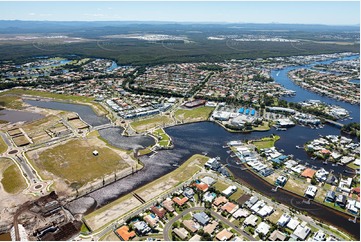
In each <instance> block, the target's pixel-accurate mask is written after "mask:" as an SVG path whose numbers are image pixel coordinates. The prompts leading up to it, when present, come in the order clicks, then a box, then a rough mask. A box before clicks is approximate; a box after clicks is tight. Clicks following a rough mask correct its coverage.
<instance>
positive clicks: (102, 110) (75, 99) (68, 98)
mask: <svg viewBox="0 0 361 242" xmlns="http://www.w3.org/2000/svg"><path fill="white" fill-rule="evenodd" d="M6 94H17V95H30V96H36V97H44V98H53V99H57V100H63V101H73V102H78V103H83V104H88V105H90V106H91V107H92V108H93V110H94V111H95V112H96V113H97V114H98V115H106V114H108V111H107V110H106V109H105V108H104V107H103V106H102V105H101V104H99V103H96V102H94V98H93V97H84V96H74V95H66V94H57V93H51V92H42V91H35V90H25V89H11V90H9V91H6V92H3V93H2V96H3V95H6ZM14 97H15V96H14ZM15 98H17V99H19V100H20V97H15ZM1 99H3V98H1ZM19 102H20V104H16V105H17V106H19V105H22V102H21V101H19ZM7 103H8V102H7ZM8 105H10V104H8ZM14 105H15V104H14ZM0 106H1V102H0Z"/></svg>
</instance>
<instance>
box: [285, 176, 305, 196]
mask: <svg viewBox="0 0 361 242" xmlns="http://www.w3.org/2000/svg"><path fill="white" fill-rule="evenodd" d="M309 185H310V184H309V183H307V182H306V181H301V180H295V179H293V178H289V179H288V181H287V183H286V185H285V186H284V188H285V189H286V190H288V191H291V192H294V193H296V194H299V195H301V196H303V195H304V193H305V191H306V189H307V187H308V186H309Z"/></svg>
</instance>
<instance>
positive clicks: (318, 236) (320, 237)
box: [312, 230, 326, 241]
mask: <svg viewBox="0 0 361 242" xmlns="http://www.w3.org/2000/svg"><path fill="white" fill-rule="evenodd" d="M312 240H313V241H325V240H326V234H325V233H324V232H323V231H322V230H319V231H317V232H316V233H315V234H314V235H313V238H312Z"/></svg>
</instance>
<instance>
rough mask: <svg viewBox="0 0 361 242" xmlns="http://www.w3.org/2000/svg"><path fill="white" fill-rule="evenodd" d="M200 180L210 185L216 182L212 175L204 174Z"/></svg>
mask: <svg viewBox="0 0 361 242" xmlns="http://www.w3.org/2000/svg"><path fill="white" fill-rule="evenodd" d="M201 182H203V183H205V184H207V185H208V186H212V185H213V184H214V183H216V180H214V179H213V178H212V177H209V176H206V177H203V178H202V179H201Z"/></svg>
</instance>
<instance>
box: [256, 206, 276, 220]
mask: <svg viewBox="0 0 361 242" xmlns="http://www.w3.org/2000/svg"><path fill="white" fill-rule="evenodd" d="M272 212H273V207H271V206H268V205H265V206H264V207H262V208H261V209H260V210H259V211H258V212H257V214H258V215H259V216H261V217H262V218H264V217H266V216H268V215H270V214H271V213H272Z"/></svg>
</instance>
